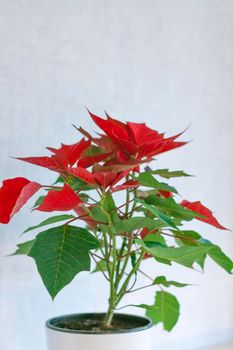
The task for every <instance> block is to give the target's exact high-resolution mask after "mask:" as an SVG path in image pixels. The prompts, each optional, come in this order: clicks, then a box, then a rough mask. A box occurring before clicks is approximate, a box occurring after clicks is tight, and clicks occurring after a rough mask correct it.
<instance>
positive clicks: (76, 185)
mask: <svg viewBox="0 0 233 350" xmlns="http://www.w3.org/2000/svg"><path fill="white" fill-rule="evenodd" d="M69 185H70V187H71V188H72V189H73V190H74V191H75V192H76V191H80V190H81V189H83V190H85V191H90V190H92V189H93V188H94V187H93V186H91V185H87V183H86V182H85V181H82V180H81V179H79V178H78V177H75V176H74V177H72V181H70V182H69Z"/></svg>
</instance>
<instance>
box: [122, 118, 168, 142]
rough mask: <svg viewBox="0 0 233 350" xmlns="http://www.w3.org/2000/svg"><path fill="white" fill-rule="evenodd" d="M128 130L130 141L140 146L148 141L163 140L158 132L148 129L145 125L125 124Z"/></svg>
mask: <svg viewBox="0 0 233 350" xmlns="http://www.w3.org/2000/svg"><path fill="white" fill-rule="evenodd" d="M127 126H128V130H129V133H130V135H131V136H132V140H133V141H134V142H135V143H136V144H138V145H141V144H143V143H146V142H148V140H153V141H155V140H157V139H161V138H163V134H159V133H158V131H156V130H152V129H150V128H149V127H148V126H147V125H146V124H145V123H142V124H140V123H130V122H128V123H127Z"/></svg>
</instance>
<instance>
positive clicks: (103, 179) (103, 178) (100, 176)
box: [94, 172, 117, 189]
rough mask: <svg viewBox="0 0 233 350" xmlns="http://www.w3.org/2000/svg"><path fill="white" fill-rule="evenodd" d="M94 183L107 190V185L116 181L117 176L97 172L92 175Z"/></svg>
mask: <svg viewBox="0 0 233 350" xmlns="http://www.w3.org/2000/svg"><path fill="white" fill-rule="evenodd" d="M94 176H95V180H96V182H97V183H98V184H99V185H100V186H101V187H102V188H103V189H105V188H107V187H108V186H109V185H111V184H112V183H113V181H114V180H115V179H116V177H117V174H116V173H112V172H108V173H101V172H97V173H95V174H94Z"/></svg>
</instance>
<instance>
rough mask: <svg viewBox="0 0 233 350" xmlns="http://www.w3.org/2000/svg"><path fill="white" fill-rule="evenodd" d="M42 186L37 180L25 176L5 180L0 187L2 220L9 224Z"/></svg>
mask: <svg viewBox="0 0 233 350" xmlns="http://www.w3.org/2000/svg"><path fill="white" fill-rule="evenodd" d="M40 188H41V185H40V184H38V183H37V182H31V181H29V180H27V179H25V178H23V177H16V178H14V179H8V180H4V181H3V186H2V187H1V188H0V222H1V223H3V224H7V223H8V222H9V221H10V220H11V218H12V217H13V216H14V215H15V214H16V213H17V212H18V211H19V210H20V209H21V208H22V206H23V205H24V204H25V203H26V202H27V201H28V199H29V198H31V197H32V196H33V195H34V193H36V192H37V191H38V190H39V189H40Z"/></svg>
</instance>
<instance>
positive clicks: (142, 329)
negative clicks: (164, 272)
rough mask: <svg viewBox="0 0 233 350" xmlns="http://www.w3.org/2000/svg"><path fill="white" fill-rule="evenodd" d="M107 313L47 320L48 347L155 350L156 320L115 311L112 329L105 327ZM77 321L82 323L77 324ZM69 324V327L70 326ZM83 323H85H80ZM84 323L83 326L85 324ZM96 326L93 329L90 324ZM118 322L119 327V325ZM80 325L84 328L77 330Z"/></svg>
mask: <svg viewBox="0 0 233 350" xmlns="http://www.w3.org/2000/svg"><path fill="white" fill-rule="evenodd" d="M104 316H105V314H103V313H87V314H74V315H67V316H61V317H55V318H52V319H50V320H48V321H47V322H46V332H47V346H48V347H47V349H48V350H92V349H94V350H119V349H120V350H129V349H133V350H142V349H143V350H152V322H151V321H150V320H149V319H148V318H146V317H141V316H134V315H127V314H114V317H113V325H114V327H113V328H112V329H108V330H101V329H99V328H98V324H100V323H101V321H102V320H103V318H104ZM77 322H78V323H79V326H78V327H77ZM68 324H69V326H67V325H68ZM80 324H81V326H80ZM82 324H83V326H82ZM88 324H89V325H90V324H92V325H94V327H92V329H91V330H90V327H89V329H88V328H87V325H88ZM115 325H117V326H115ZM75 327H76V328H80V329H75Z"/></svg>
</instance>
